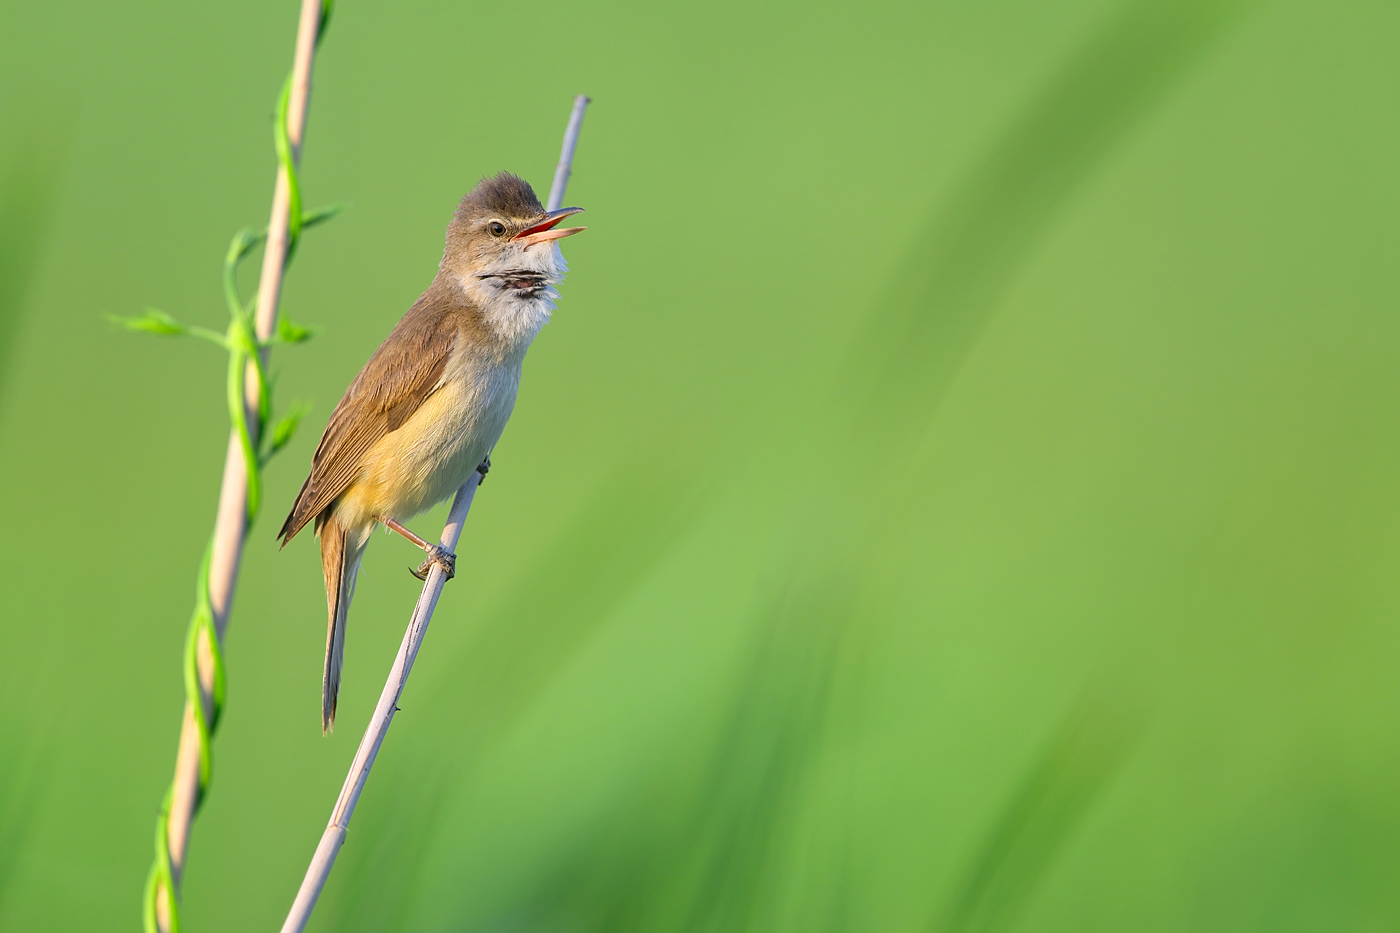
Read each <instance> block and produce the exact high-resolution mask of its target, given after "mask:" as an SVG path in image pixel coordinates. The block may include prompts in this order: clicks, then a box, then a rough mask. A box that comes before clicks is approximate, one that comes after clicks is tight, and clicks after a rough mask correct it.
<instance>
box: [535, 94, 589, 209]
mask: <svg viewBox="0 0 1400 933" xmlns="http://www.w3.org/2000/svg"><path fill="white" fill-rule="evenodd" d="M588 104H589V98H588V97H587V96H586V95H583V94H580V95H579V96H577V97H575V98H574V109H573V111H572V112H571V113H570V114H569V125H568V127H567V128H565V130H564V146H563V148H562V149H561V150H560V151H559V165H558V166H556V167H555V169H554V184H552V185H550V186H549V202H548V203H547V204H545V206H544V209H545V210H547V211H557V210H559V208H561V207H563V206H564V190H565V189H566V188H568V187H569V175H571V174H572V173H573V170H574V150H575V149H576V148H578V134H579V130H581V129H583V112H584V110H586V109H588Z"/></svg>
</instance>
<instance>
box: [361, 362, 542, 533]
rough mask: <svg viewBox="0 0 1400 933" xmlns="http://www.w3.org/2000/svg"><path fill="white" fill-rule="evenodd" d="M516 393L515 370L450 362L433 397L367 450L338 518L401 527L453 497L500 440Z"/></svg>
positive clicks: (509, 366) (517, 368)
mask: <svg viewBox="0 0 1400 933" xmlns="http://www.w3.org/2000/svg"><path fill="white" fill-rule="evenodd" d="M454 364H455V365H454ZM519 386H520V365H519V363H511V362H507V363H503V364H496V365H480V364H478V365H471V364H467V363H464V362H463V361H461V360H452V361H451V362H449V364H448V366H447V369H446V371H444V373H443V379H442V382H441V383H440V384H439V387H438V389H437V390H436V391H435V392H433V394H432V395H430V396H428V398H427V399H425V400H424V402H423V404H422V405H421V406H419V408H418V410H417V411H416V412H414V413H413V416H412V417H411V418H409V419H408V421H406V422H404V423H403V424H402V425H401V426H400V427H399V429H398V430H397V431H393V432H391V433H389V434H387V435H385V436H384V437H383V438H381V439H380V440H379V441H378V442H377V443H376V444H375V445H374V446H373V447H372V448H370V450H369V452H368V453H367V455H366V457H365V466H364V469H363V471H362V472H361V474H360V479H359V480H358V481H357V482H355V483H354V484H353V485H352V486H351V487H350V489H348V490H346V494H345V498H344V500H342V505H341V508H342V510H343V511H342V514H344V513H345V511H349V512H351V513H352V514H353V516H354V518H355V519H358V521H353V524H369V523H372V522H374V521H377V520H382V519H384V518H394V519H397V520H399V521H407V520H408V519H409V518H411V517H412V516H414V515H417V514H418V513H419V512H422V511H423V510H425V509H428V508H431V507H432V506H433V505H436V504H437V503H439V502H441V501H442V500H444V499H446V498H447V497H448V496H450V495H452V494H453V493H454V492H456V491H457V489H458V488H460V487H461V485H462V484H463V483H465V482H466V481H467V478H468V477H469V476H471V474H472V471H473V470H475V469H476V468H477V465H478V464H480V463H481V461H482V460H483V459H485V457H486V455H487V454H489V453H490V452H491V448H493V447H494V446H495V445H496V441H498V440H500V437H501V432H502V431H504V430H505V426H506V421H507V420H508V419H509V418H510V413H511V410H512V409H513V408H514V407H515V396H516V392H517V390H518V389H519ZM346 517H350V516H348V515H347V516H346Z"/></svg>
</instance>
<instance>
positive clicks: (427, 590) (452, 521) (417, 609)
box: [282, 94, 589, 933]
mask: <svg viewBox="0 0 1400 933" xmlns="http://www.w3.org/2000/svg"><path fill="white" fill-rule="evenodd" d="M588 103H589V98H587V97H585V96H583V95H582V94H580V95H579V96H578V97H576V98H574V109H573V112H572V113H571V114H570V116H569V125H568V129H567V130H565V132H564V146H563V150H562V152H561V153H560V156H559V166H558V168H557V169H556V170H555V173H554V184H553V185H552V186H551V187H550V189H549V201H548V203H547V205H546V208H547V209H548V210H556V209H557V208H559V207H560V205H561V204H563V201H564V190H565V188H566V187H567V186H568V183H569V175H570V173H571V172H572V170H573V160H574V149H575V148H576V147H577V146H578V135H579V130H580V128H581V127H582V125H583V112H584V109H585V108H586V107H587V106H588ZM480 482H481V474H479V473H472V475H471V477H470V478H468V480H467V481H466V483H465V484H463V486H462V488H461V489H459V490H457V496H456V498H454V499H453V500H452V508H451V510H450V511H449V512H448V514H447V524H446V526H445V527H444V528H443V530H442V538H441V539H440V543H441V544H442V546H443V547H444V548H446V549H447V550H449V551H456V549H457V541H458V540H459V539H460V538H461V535H462V526H463V525H464V524H466V521H467V513H468V512H470V511H471V507H472V499H473V498H474V497H475V495H476V487H477V485H478V484H479V483H480ZM446 582H447V574H446V573H445V572H444V571H443V569H442V567H440V566H439V565H438V564H433V565H432V569H431V570H429V571H428V578H427V580H425V581H424V582H423V592H422V593H421V594H420V595H419V597H418V602H417V603H416V604H415V605H414V607H413V615H412V616H410V617H409V620H408V629H407V631H405V632H404V636H403V642H402V644H400V645H399V653H398V655H396V656H395V658H394V664H393V666H392V667H390V668H389V679H388V680H387V681H385V683H384V690H383V692H381V693H380V694H379V703H378V704H377V705H376V706H375V708H374V716H373V717H372V718H371V719H370V721H369V725H368V726H367V727H366V728H365V734H364V737H363V738H361V739H360V745H359V748H357V749H356V750H355V758H354V760H353V761H352V762H351V764H350V773H349V774H348V775H346V777H345V784H344V785H343V786H342V787H341V789H340V796H339V797H337V798H336V801H335V807H334V808H333V809H332V810H331V818H330V822H329V823H327V824H326V829H325V832H324V833H322V834H321V841H320V843H319V844H318V845H317V846H316V853H315V854H314V855H313V856H312V857H311V864H310V865H309V866H308V867H307V869H306V877H305V878H303V879H302V882H301V888H300V889H299V890H298V891H297V896H296V898H295V900H293V901H292V909H291V910H290V911H289V912H288V914H287V919H286V922H284V923H283V924H282V933H301V931H302V930H303V929H305V927H306V922H307V921H308V920H310V919H311V911H312V910H313V909H314V908H315V907H316V901H317V899H318V898H319V897H320V896H321V889H322V888H324V887H325V885H326V879H327V878H329V877H330V873H331V868H332V867H333V866H334V865H335V858H336V856H337V855H339V854H340V847H341V846H342V845H344V844H345V834H346V832H347V831H348V830H349V828H350V817H351V816H352V815H354V812H355V804H357V803H358V802H359V800H360V793H361V792H362V791H363V790H364V787H365V783H366V782H367V781H368V780H369V771H370V769H371V768H373V767H374V761H375V758H376V757H377V756H378V755H379V746H380V745H381V744H383V742H384V736H385V735H387V734H388V732H389V723H391V722H393V720H394V714H395V713H396V712H398V710H399V697H400V696H402V695H403V688H404V684H406V683H407V682H408V674H409V671H410V670H412V669H413V661H414V659H415V658H417V657H418V649H419V648H420V647H421V646H422V644H423V638H424V636H425V635H427V634H428V623H429V622H431V621H432V619H433V610H434V609H436V608H437V603H438V598H439V597H440V596H441V595H442V587H443V584H444V583H446Z"/></svg>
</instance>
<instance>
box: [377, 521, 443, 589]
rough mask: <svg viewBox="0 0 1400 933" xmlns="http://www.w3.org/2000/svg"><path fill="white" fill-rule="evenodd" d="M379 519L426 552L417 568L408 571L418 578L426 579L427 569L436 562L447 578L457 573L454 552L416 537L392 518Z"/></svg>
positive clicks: (385, 525) (430, 568)
mask: <svg viewBox="0 0 1400 933" xmlns="http://www.w3.org/2000/svg"><path fill="white" fill-rule="evenodd" d="M380 521H382V522H383V523H384V527H385V528H388V529H389V530H390V531H396V532H398V533H399V534H401V535H403V536H404V537H405V538H407V539H408V540H410V541H412V542H413V543H414V544H416V545H418V546H419V547H420V548H422V549H423V550H425V551H427V552H428V559H427V560H425V561H423V563H421V564H419V565H418V569H417V570H410V571H409V573H411V574H413V575H414V576H415V577H417V578H418V579H420V580H426V579H428V571H429V570H432V569H433V564H437V565H438V566H439V567H441V568H442V569H443V572H444V573H446V574H447V579H449V580H451V579H452V578H453V577H455V576H456V575H457V555H456V554H453V553H452V552H451V551H449V550H448V549H447V548H445V547H443V546H442V545H440V544H433V543H432V542H430V541H424V540H423V539H422V538H420V537H418V536H417V535H416V534H414V533H413V532H411V531H409V530H408V529H407V528H405V527H404V526H402V525H400V524H399V523H398V522H396V521H394V520H393V519H392V518H382V519H380Z"/></svg>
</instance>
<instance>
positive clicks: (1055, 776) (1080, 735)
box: [933, 692, 1145, 933]
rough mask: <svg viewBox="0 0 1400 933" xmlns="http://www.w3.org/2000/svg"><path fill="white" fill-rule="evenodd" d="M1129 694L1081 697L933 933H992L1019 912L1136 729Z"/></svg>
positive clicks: (1138, 718) (1137, 713)
mask: <svg viewBox="0 0 1400 933" xmlns="http://www.w3.org/2000/svg"><path fill="white" fill-rule="evenodd" d="M1144 723H1145V717H1144V715H1143V711H1142V708H1141V706H1140V705H1139V704H1138V703H1136V702H1134V700H1133V698H1131V697H1127V696H1124V695H1121V694H1109V693H1107V692H1101V693H1099V694H1096V695H1090V696H1088V697H1086V698H1085V699H1083V700H1081V701H1080V703H1079V704H1078V705H1077V706H1076V707H1075V708H1074V709H1073V710H1072V711H1071V712H1070V714H1069V716H1068V717H1067V718H1066V720H1065V722H1064V723H1063V724H1062V725H1061V726H1060V729H1059V731H1058V733H1057V734H1056V735H1055V736H1054V737H1053V738H1052V739H1051V741H1050V744H1049V747H1048V748H1047V749H1046V750H1045V751H1044V752H1043V753H1042V755H1041V757H1040V759H1039V760H1038V761H1037V762H1035V764H1033V765H1032V766H1031V768H1030V769H1029V772H1028V773H1027V775H1026V778H1025V780H1024V782H1023V783H1022V785H1021V789H1020V790H1019V791H1018V792H1017V793H1016V795H1015V796H1014V797H1012V798H1011V800H1010V802H1009V803H1008V804H1007V806H1006V809H1005V810H1004V811H1003V812H1002V814H1001V815H1000V816H999V817H998V818H997V820H996V822H995V824H994V825H993V826H992V828H991V830H990V832H988V834H987V836H986V839H985V841H984V842H983V844H982V846H981V850H980V852H979V853H978V854H977V856H976V857H975V858H974V859H973V860H972V863H971V865H970V866H969V868H968V870H967V871H966V873H965V874H964V877H963V881H962V883H961V885H960V886H959V887H958V889H957V890H956V891H955V893H954V896H953V899H952V901H951V904H950V906H949V909H948V911H947V912H946V913H945V914H944V915H943V917H942V919H941V920H940V921H939V922H937V923H936V924H934V926H933V929H934V930H935V931H937V933H992V931H994V930H1006V929H1009V928H1010V927H1011V925H1012V924H1013V923H1014V922H1015V920H1016V919H1017V918H1018V917H1019V915H1020V913H1021V911H1022V910H1023V909H1024V908H1025V906H1026V904H1027V903H1028V902H1029V901H1030V899H1031V897H1032V895H1033V894H1034V893H1035V890H1036V887H1037V885H1038V884H1039V882H1040V881H1041V880H1042V879H1043V878H1044V877H1045V875H1046V873H1047V872H1048V871H1049V869H1050V867H1051V865H1052V864H1053V863H1054V861H1055V858H1056V856H1058V855H1059V854H1060V852H1061V851H1062V850H1063V848H1064V845H1065V843H1066V842H1067V840H1068V839H1069V837H1070V835H1071V834H1072V833H1073V832H1074V830H1075V829H1076V828H1077V827H1078V825H1079V823H1080V822H1081V821H1082V820H1083V819H1084V817H1085V814H1086V813H1087V812H1088V810H1089V808H1090V807H1091V806H1092V804H1093V803H1094V801H1095V800H1096V799H1097V798H1098V797H1099V796H1100V795H1101V794H1102V793H1103V792H1104V790H1105V788H1107V786H1108V784H1109V782H1110V781H1111V780H1112V778H1113V776H1114V775H1115V774H1116V773H1117V771H1118V768H1119V766H1120V765H1121V764H1122V763H1123V761H1124V760H1125V759H1126V758H1127V756H1128V753H1129V752H1130V751H1131V750H1132V748H1133V746H1134V745H1135V744H1136V742H1137V739H1138V738H1139V737H1140V735H1141V733H1142V728H1143V726H1144Z"/></svg>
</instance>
